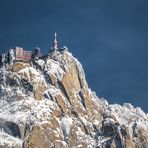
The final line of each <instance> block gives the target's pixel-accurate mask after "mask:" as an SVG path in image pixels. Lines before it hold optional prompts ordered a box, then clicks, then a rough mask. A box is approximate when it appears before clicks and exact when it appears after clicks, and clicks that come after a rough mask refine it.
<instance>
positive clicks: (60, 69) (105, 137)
mask: <svg viewBox="0 0 148 148" xmlns="http://www.w3.org/2000/svg"><path fill="white" fill-rule="evenodd" d="M147 145H148V115H147V114H145V113H144V112H143V111H142V110H141V109H140V108H139V107H137V108H134V107H133V106H132V105H131V104H127V103H125V104H123V105H122V106H121V105H118V104H112V105H110V104H108V102H107V101H106V100H105V99H103V98H98V97H97V96H96V94H95V93H94V92H92V91H91V89H90V88H89V87H88V85H87V82H86V80H85V74H84V71H83V68H82V65H81V64H80V62H79V61H78V60H77V59H76V58H74V57H73V56H72V54H71V53H70V52H69V51H56V52H54V53H52V54H50V55H49V56H47V57H44V58H41V59H35V60H33V61H31V62H28V63H25V62H19V61H18V62H15V63H14V64H12V65H6V66H2V67H1V68H0V147H2V148H20V147H23V148H50V147H53V148H61V147H62V148H83V147H84V148H86V147H87V148H95V147H98V148H108V147H111V148H146V147H147Z"/></svg>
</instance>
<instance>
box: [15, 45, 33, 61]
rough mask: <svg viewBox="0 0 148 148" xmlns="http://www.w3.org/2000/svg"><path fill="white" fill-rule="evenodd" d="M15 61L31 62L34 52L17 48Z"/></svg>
mask: <svg viewBox="0 0 148 148" xmlns="http://www.w3.org/2000/svg"><path fill="white" fill-rule="evenodd" d="M13 51H14V58H15V61H26V62H28V61H30V60H31V56H32V51H28V50H24V49H23V48H21V47H16V48H15V49H13Z"/></svg>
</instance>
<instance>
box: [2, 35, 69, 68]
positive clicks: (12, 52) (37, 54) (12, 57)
mask: <svg viewBox="0 0 148 148" xmlns="http://www.w3.org/2000/svg"><path fill="white" fill-rule="evenodd" d="M66 50H68V48H67V47H66V46H64V47H63V48H58V41H57V33H55V34H54V40H53V45H52V48H51V49H50V50H49V52H48V55H49V56H52V55H55V54H54V53H58V54H59V53H60V52H61V53H62V52H63V51H66ZM45 57H47V55H44V56H42V54H41V49H40V48H39V47H36V48H35V49H34V53H32V51H29V50H25V49H23V48H21V47H16V48H14V49H9V51H8V52H7V53H5V54H0V66H3V65H7V64H10V65H12V64H13V63H14V62H17V61H23V62H29V61H31V60H38V59H40V58H45Z"/></svg>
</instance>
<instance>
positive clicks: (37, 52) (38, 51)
mask: <svg viewBox="0 0 148 148" xmlns="http://www.w3.org/2000/svg"><path fill="white" fill-rule="evenodd" d="M41 57H42V54H41V49H40V48H39V47H36V48H35V49H34V53H33V54H32V57H31V58H32V59H39V58H41Z"/></svg>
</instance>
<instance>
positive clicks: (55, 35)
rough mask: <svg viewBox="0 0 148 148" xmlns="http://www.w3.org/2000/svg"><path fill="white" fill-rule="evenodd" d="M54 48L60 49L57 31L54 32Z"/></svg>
mask: <svg viewBox="0 0 148 148" xmlns="http://www.w3.org/2000/svg"><path fill="white" fill-rule="evenodd" d="M53 49H54V51H56V50H58V41H57V33H56V32H55V34H54V41H53Z"/></svg>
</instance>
